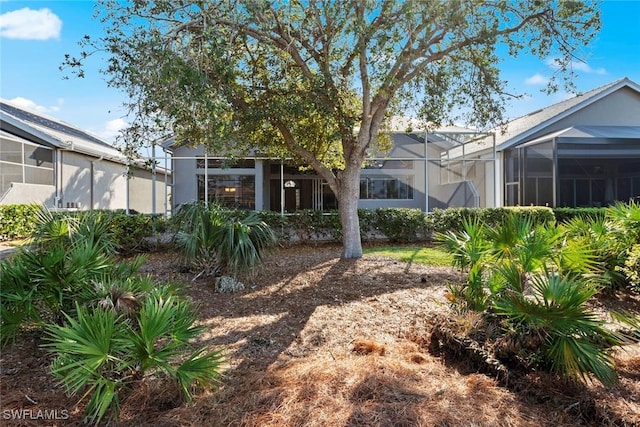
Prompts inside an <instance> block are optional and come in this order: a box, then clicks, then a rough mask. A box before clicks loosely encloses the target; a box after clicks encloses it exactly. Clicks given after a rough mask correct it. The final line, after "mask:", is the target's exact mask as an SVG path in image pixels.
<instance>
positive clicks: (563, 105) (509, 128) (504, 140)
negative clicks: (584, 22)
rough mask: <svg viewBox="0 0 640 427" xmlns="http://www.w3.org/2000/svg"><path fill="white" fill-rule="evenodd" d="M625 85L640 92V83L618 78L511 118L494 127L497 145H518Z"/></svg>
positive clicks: (503, 147)
mask: <svg viewBox="0 0 640 427" xmlns="http://www.w3.org/2000/svg"><path fill="white" fill-rule="evenodd" d="M623 87H629V88H631V89H633V90H635V91H636V92H638V93H640V85H638V84H637V83H635V82H633V81H631V80H630V79H628V78H627V77H625V78H622V79H620V80H616V81H614V82H612V83H609V84H607V85H604V86H601V87H599V88H596V89H593V90H590V91H588V92H585V93H583V94H581V95H576V96H574V97H572V98H569V99H567V100H564V101H562V102H558V103H557V104H553V105H550V106H548V107H546V108H542V109H540V110H537V111H534V112H532V113H529V114H527V115H525V116H522V117H518V118H516V119H514V120H511V121H510V122H508V123H507V124H506V127H505V128H504V130H502V129H500V128H498V129H494V132H495V138H496V147H497V148H498V150H504V149H505V148H509V147H511V146H513V145H516V144H518V143H520V142H522V141H523V140H524V139H526V138H528V137H529V136H531V135H533V134H535V133H536V132H538V131H540V130H542V129H544V128H545V127H547V126H550V125H552V124H553V123H556V122H557V121H559V120H561V119H563V118H565V117H567V116H569V115H571V114H573V113H575V112H576V111H578V110H581V109H582V108H585V107H587V106H589V105H591V104H593V103H594V102H596V101H598V100H600V99H602V98H604V97H605V96H607V95H609V94H611V93H613V92H615V91H617V90H619V89H621V88H623Z"/></svg>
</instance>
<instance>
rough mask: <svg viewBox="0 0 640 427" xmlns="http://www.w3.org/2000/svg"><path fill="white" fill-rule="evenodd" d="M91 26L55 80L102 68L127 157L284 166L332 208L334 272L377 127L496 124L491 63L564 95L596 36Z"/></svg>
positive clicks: (116, 11)
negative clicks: (389, 123)
mask: <svg viewBox="0 0 640 427" xmlns="http://www.w3.org/2000/svg"><path fill="white" fill-rule="evenodd" d="M96 11H97V13H98V15H99V16H100V18H101V20H102V22H103V24H104V27H105V30H106V31H105V35H104V36H102V37H100V38H98V39H93V38H90V37H86V38H85V39H84V40H83V41H82V45H83V48H84V52H82V53H81V54H80V55H79V56H78V57H72V56H68V57H67V59H66V65H69V66H72V67H73V69H75V70H77V71H78V73H79V74H82V72H83V71H82V65H83V62H84V61H85V60H86V59H87V58H88V57H89V56H91V55H92V54H93V53H94V52H106V54H107V61H108V62H107V63H108V66H107V67H106V69H105V70H104V72H105V73H106V74H107V75H108V76H109V80H108V83H109V84H110V85H112V86H114V87H118V88H121V89H123V90H125V91H126V93H127V94H128V95H129V99H130V104H129V107H130V110H131V112H132V117H133V118H134V120H133V121H132V125H131V127H130V128H129V129H128V130H127V132H126V133H125V138H124V141H125V143H126V145H127V146H128V147H130V148H133V149H132V151H135V144H137V143H138V142H139V141H144V140H149V138H151V139H153V137H150V136H149V135H155V136H157V135H162V134H164V133H167V132H170V133H171V134H174V135H175V136H176V139H177V141H181V142H183V143H187V144H194V145H195V144H205V145H206V146H207V147H208V149H209V151H210V152H215V153H220V154H224V155H229V156H241V155H242V154H243V153H246V152H247V151H248V150H249V149H253V148H257V149H258V150H260V151H261V152H265V153H268V154H272V155H278V156H287V157H294V158H296V159H298V160H299V161H300V163H301V164H305V165H308V166H310V167H312V168H313V169H315V171H316V172H317V173H318V174H319V175H320V176H321V177H322V178H324V179H325V180H326V181H327V183H328V185H329V186H330V188H331V189H332V191H333V192H334V193H335V195H336V197H337V199H338V203H339V209H340V215H341V222H342V226H343V235H344V241H343V243H344V252H343V256H344V257H346V258H357V257H359V256H361V254H362V248H361V244H360V234H359V226H358V218H357V200H358V195H359V179H360V168H361V165H362V163H363V160H364V159H365V157H366V153H367V150H368V149H370V148H371V147H372V144H375V141H376V137H377V136H378V135H379V134H380V131H381V129H383V126H384V123H385V118H386V117H387V116H388V115H389V114H390V113H391V112H398V111H399V112H403V111H406V110H407V109H411V110H412V111H413V112H414V113H415V114H416V115H418V116H419V118H421V119H422V120H423V121H424V122H425V123H429V124H430V125H433V126H438V125H439V124H442V123H446V122H451V121H453V120H463V121H464V122H466V123H467V124H471V125H475V126H476V127H480V128H487V127H488V126H491V125H495V124H499V123H501V121H502V119H503V116H504V109H505V101H506V100H507V99H508V98H509V97H510V96H513V93H511V92H512V90H511V89H510V88H509V87H508V84H507V83H506V82H505V81H504V80H502V78H501V76H500V55H499V54H501V53H506V54H508V55H511V56H517V55H519V54H523V53H530V54H533V55H535V56H537V57H540V58H544V59H547V58H554V60H555V61H556V65H557V68H558V72H559V74H558V75H559V76H562V77H564V78H565V79H566V80H565V83H567V84H568V85H569V86H570V82H571V77H572V72H571V71H572V70H571V64H572V62H573V61H575V60H576V59H577V58H576V54H577V53H576V52H579V50H578V49H579V48H580V47H584V46H586V45H587V43H588V42H589V41H590V40H591V39H592V37H593V36H594V35H595V34H596V33H597V31H598V29H599V13H598V10H597V5H596V4H595V3H592V2H583V1H540V0H522V1H512V0H492V1H489V0H485V1H481V0H448V1H436V0H406V1H396V0H340V1H334V0H305V1H296V0H291V1H256V0H217V1H205V0H155V1H151V0H136V1H133V2H122V1H120V0H101V1H100V2H99V3H98V5H97V6H96ZM503 51H504V52H503ZM557 84H558V81H557V80H556V79H552V80H551V82H550V84H549V90H551V91H552V90H554V89H556V88H557ZM452 112H460V116H461V117H458V116H456V115H453V114H452ZM145 136H146V139H145V138H143V137H145Z"/></svg>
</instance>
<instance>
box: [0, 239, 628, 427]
mask: <svg viewBox="0 0 640 427" xmlns="http://www.w3.org/2000/svg"><path fill="white" fill-rule="evenodd" d="M339 258H340V248H339V247H338V246H331V245H329V246H296V247H290V248H282V249H280V250H278V251H276V252H274V253H273V254H271V255H270V256H269V257H268V259H267V260H266V262H265V263H264V265H263V266H261V267H260V268H259V269H258V271H257V274H255V276H254V277H252V278H251V277H241V278H240V279H241V280H242V281H243V282H244V283H245V284H246V289H245V290H243V291H240V292H237V293H233V294H220V293H216V292H215V291H214V285H213V281H212V280H208V279H207V280H199V281H196V282H193V283H191V282H190V280H189V279H190V277H191V276H190V275H189V274H187V273H184V272H181V271H184V270H183V269H182V266H181V261H180V260H179V258H178V257H177V255H176V254H175V253H173V252H171V251H166V252H156V253H152V254H150V255H149V256H148V259H147V262H146V263H145V265H144V266H143V271H144V272H146V273H148V274H150V275H152V276H154V277H156V278H157V279H159V280H179V281H181V282H182V283H184V284H185V287H186V291H187V293H188V295H190V296H191V298H193V300H194V301H196V302H198V303H199V305H200V306H199V314H200V322H201V323H202V324H203V325H204V326H205V333H204V334H203V335H202V336H201V341H202V342H201V344H203V345H208V346H211V347H212V348H224V349H226V354H227V362H226V364H225V368H224V371H225V374H224V377H223V380H222V383H221V385H220V387H219V388H217V389H213V390H208V391H202V392H200V393H199V394H198V395H197V397H196V399H195V400H194V401H193V402H192V403H190V404H185V403H183V402H181V401H180V398H179V393H178V391H177V390H176V387H175V386H173V385H172V384H169V383H167V382H165V381H162V380H157V379H156V380H155V381H151V380H149V381H145V382H144V383H141V384H138V385H136V386H135V387H134V388H133V389H132V390H130V392H129V393H128V394H127V396H125V398H124V399H123V402H122V404H121V410H122V411H121V416H120V424H121V425H124V426H151V425H153V426H156V427H160V426H381V427H382V426H574V425H628V426H631V425H640V352H639V351H637V349H635V351H631V352H628V353H620V354H619V355H618V357H617V363H618V365H619V370H620V377H621V378H620V383H619V384H618V385H616V386H615V387H613V388H610V389H605V388H604V387H602V386H600V385H598V384H592V385H590V386H588V387H578V386H572V385H568V384H565V383H563V382H562V381H559V380H558V379H557V378H555V377H553V376H550V375H546V374H543V373H537V374H530V375H528V376H527V377H526V378H525V379H524V380H523V381H524V382H522V381H521V382H520V384H519V385H518V387H502V386H500V385H499V384H498V382H497V381H496V380H495V379H493V378H491V377H489V376H487V375H484V374H482V373H479V372H477V371H476V370H475V369H473V368H471V367H469V366H467V365H466V364H465V362H464V360H458V359H456V358H453V357H448V356H447V355H442V354H441V355H438V356H434V355H433V354H432V353H431V352H430V351H429V345H430V342H429V338H430V331H431V329H432V328H433V326H434V322H436V321H437V320H435V319H437V318H438V317H440V318H441V316H443V315H445V316H446V315H448V314H450V313H449V308H448V304H447V300H446V284H447V283H451V282H458V281H460V280H462V279H463V278H462V276H461V275H460V274H459V273H458V272H456V271H454V270H452V269H450V268H446V267H428V266H423V265H412V264H407V263H403V262H398V261H394V260H390V259H387V258H380V257H374V256H369V255H365V256H364V257H363V258H362V259H360V260H354V261H346V260H340V259H339ZM616 298H617V297H615V298H613V300H616ZM621 298H622V297H620V298H617V299H618V300H620V301H621ZM611 302H612V301H604V302H602V303H601V304H602V305H606V304H609V303H611ZM615 302H616V301H613V303H615ZM637 302H638V301H637V300H632V301H631V305H636V304H637ZM625 303H627V304H629V301H628V299H627V301H626V302H625ZM636 307H637V305H636ZM49 363H50V358H49V357H48V356H47V355H46V354H44V353H43V352H42V350H41V349H40V348H39V346H38V342H37V337H35V336H31V337H26V338H24V339H22V340H20V341H19V342H18V343H17V344H16V345H15V346H13V347H8V348H6V349H5V350H4V351H3V353H2V357H1V359H0V367H1V371H0V380H1V385H0V392H1V396H2V409H3V411H4V410H6V409H28V410H31V414H34V415H36V414H37V413H38V411H39V410H40V411H43V410H49V411H51V410H59V411H60V410H62V409H65V410H68V411H69V419H67V420H58V421H51V420H49V421H43V420H42V419H40V420H38V419H35V420H26V421H16V420H10V421H7V420H6V419H0V424H1V425H38V426H42V425H60V426H67V425H78V424H80V423H81V421H82V409H83V406H82V405H83V404H82V403H81V404H77V397H75V398H69V397H66V396H65V395H64V391H63V389H62V388H61V387H60V386H58V385H56V384H55V383H54V381H53V380H52V379H51V377H50V376H49V375H48V366H49ZM4 414H5V412H2V414H0V416H2V415H4ZM3 418H4V417H3Z"/></svg>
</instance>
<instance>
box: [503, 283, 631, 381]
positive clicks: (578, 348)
mask: <svg viewBox="0 0 640 427" xmlns="http://www.w3.org/2000/svg"><path fill="white" fill-rule="evenodd" d="M530 284H531V292H530V294H529V295H524V294H523V293H518V292H504V293H501V294H500V296H499V297H498V298H496V299H495V301H494V304H493V308H494V310H495V312H496V313H498V314H500V315H502V316H505V318H506V322H507V323H509V324H510V325H511V326H512V330H516V331H522V330H530V331H533V332H534V335H535V336H537V337H539V344H540V345H539V347H536V348H534V349H532V350H533V352H534V353H537V352H541V355H542V357H541V360H542V361H543V364H546V365H548V366H547V367H549V368H551V370H553V371H555V372H558V373H560V374H562V375H564V376H565V377H567V378H570V379H573V380H579V381H588V380H589V375H590V374H593V375H594V376H595V378H597V379H598V380H599V381H601V382H602V383H603V384H607V385H608V384H612V383H614V382H615V380H616V373H615V369H614V363H613V358H612V357H611V355H610V353H609V351H608V350H609V348H610V347H611V346H614V345H621V344H623V343H624V342H625V338H624V337H623V336H622V335H620V334H616V333H615V332H613V331H611V330H609V329H607V328H606V326H605V321H604V320H603V319H601V318H598V317H597V316H596V314H595V313H593V312H591V311H590V310H589V309H588V307H587V302H588V301H589V300H590V299H591V298H592V297H593V296H594V295H595V294H596V293H597V292H598V290H599V289H598V286H597V285H595V284H594V283H593V282H585V281H583V280H580V278H579V276H565V277H561V276H560V275H559V274H557V273H556V272H549V271H547V272H544V273H542V274H536V275H533V276H532V277H531V279H530ZM519 350H520V349H519V348H514V349H512V352H513V353H516V352H518V351H519ZM532 356H533V355H529V358H530V359H532V358H534V357H532Z"/></svg>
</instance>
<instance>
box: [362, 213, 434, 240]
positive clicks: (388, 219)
mask: <svg viewBox="0 0 640 427" xmlns="http://www.w3.org/2000/svg"><path fill="white" fill-rule="evenodd" d="M374 221H375V226H376V229H378V230H380V232H382V234H384V235H385V236H386V237H387V238H388V239H389V240H391V241H392V242H413V241H415V240H418V239H419V238H424V236H427V235H429V234H430V228H429V226H428V224H429V223H428V222H427V220H426V217H425V214H424V213H423V212H422V211H421V210H420V209H405V208H380V209H377V210H376V211H375V219H374Z"/></svg>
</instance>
